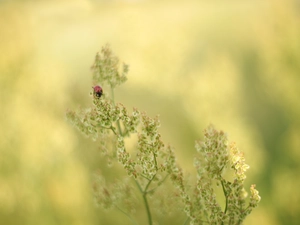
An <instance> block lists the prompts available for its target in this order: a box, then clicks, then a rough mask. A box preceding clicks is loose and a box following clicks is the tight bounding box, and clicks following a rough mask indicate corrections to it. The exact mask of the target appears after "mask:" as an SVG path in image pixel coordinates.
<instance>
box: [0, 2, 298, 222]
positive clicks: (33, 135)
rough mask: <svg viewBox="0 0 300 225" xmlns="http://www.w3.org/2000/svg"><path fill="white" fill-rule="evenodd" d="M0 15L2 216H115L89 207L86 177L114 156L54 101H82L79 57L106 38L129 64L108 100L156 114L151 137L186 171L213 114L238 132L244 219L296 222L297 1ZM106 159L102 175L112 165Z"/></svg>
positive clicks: (59, 5) (82, 60)
mask: <svg viewBox="0 0 300 225" xmlns="http://www.w3.org/2000/svg"><path fill="white" fill-rule="evenodd" d="M0 14H1V17H0V27H1V35H0V40H1V41H0V49H1V51H0V109H1V110H0V124H1V129H0V155H1V157H0V168H1V169H0V181H1V185H0V221H1V222H2V223H5V224H68V225H69V224H107V223H106V222H107V218H110V219H111V218H113V220H114V221H113V222H114V224H118V223H122V222H124V221H125V220H124V216H123V215H122V214H121V213H120V214H119V215H116V213H113V214H110V212H108V213H104V214H103V213H101V212H100V210H99V209H95V208H94V207H93V206H92V204H91V202H92V200H93V198H92V196H91V195H90V193H91V191H90V188H91V185H90V184H91V183H92V181H93V180H94V179H93V176H91V174H93V172H94V171H96V170H97V168H98V167H99V165H106V164H107V161H109V162H110V166H117V165H114V162H113V160H112V159H113V157H115V156H114V155H111V153H110V152H108V151H107V149H103V148H102V149H100V148H99V149H95V147H94V146H95V143H91V142H90V140H87V139H86V138H84V137H81V135H79V134H78V132H76V130H74V129H72V127H71V126H69V124H68V123H66V120H65V118H64V115H65V109H66V107H69V108H72V109H75V108H77V107H78V105H82V107H83V108H87V106H89V105H90V96H89V92H91V91H92V88H91V82H90V81H91V74H93V73H92V72H91V71H89V70H88V68H90V66H91V62H93V58H94V56H95V54H96V52H95V51H96V50H100V49H101V46H103V45H104V44H105V43H108V42H109V43H110V44H111V46H112V48H113V49H115V51H116V52H117V53H118V56H120V58H122V59H125V60H126V63H128V64H130V65H131V67H130V74H129V76H128V78H129V79H128V81H127V82H126V85H124V86H123V87H122V86H121V87H120V88H119V89H117V90H116V93H114V94H115V96H116V102H123V103H124V105H126V107H127V108H128V109H131V108H132V106H136V107H137V108H139V110H141V112H142V111H147V113H148V116H149V117H151V118H154V115H156V114H158V113H159V114H160V117H159V118H160V120H161V121H162V123H161V127H160V131H161V136H162V137H163V139H164V141H165V143H166V144H167V143H172V145H173V146H174V147H175V148H174V150H173V151H174V154H175V155H176V156H178V157H177V159H178V163H180V165H182V166H183V167H184V168H185V169H186V170H187V171H186V172H189V173H193V171H194V168H193V164H192V163H191V160H192V158H193V157H194V149H193V147H194V140H195V139H199V137H202V133H201V131H202V130H203V129H204V128H205V127H206V126H207V125H208V124H210V123H211V122H212V123H214V124H215V126H216V127H218V128H219V127H220V128H223V129H224V130H226V132H227V133H228V134H229V139H230V140H236V141H237V143H238V146H239V149H240V150H241V151H242V152H244V153H245V157H246V159H247V163H248V164H249V165H251V170H248V171H247V179H246V181H245V187H249V186H250V185H251V183H247V180H250V181H255V183H256V184H257V187H258V189H259V191H260V195H261V196H263V200H262V201H261V203H260V204H259V207H258V208H256V209H255V210H254V211H253V212H252V214H251V216H249V217H248V218H247V219H246V220H245V223H244V224H245V225H249V224H266V225H268V224H272V225H277V224H292V225H293V224H298V223H299V220H300V217H299V215H300V213H299V212H300V206H299V201H300V192H299V191H297V190H298V187H299V185H300V181H299V179H298V174H299V172H300V168H299V161H300V152H299V148H300V141H299V136H300V123H299V118H300V105H299V104H298V98H299V94H300V92H299V84H300V77H299V74H300V67H299V65H300V55H299V49H300V47H299V40H300V30H299V27H300V16H299V3H298V1H296V0H267V1H250V0H248V1H247V0H246V1H233V0H229V1H226V2H225V1H201V0H187V1H176V0H175V1H147V0H146V1H145V0H143V1H123V0H116V1H93V0H75V1H64V0H62V1H49V0H43V1H31V0H24V1H18V0H15V1H5V0H4V1H1V2H0ZM118 65H119V67H118V72H119V74H120V75H122V71H123V62H121V61H120V62H119V64H118ZM107 86H108V85H107ZM108 90H109V89H107V87H104V95H106V96H107V97H111V95H112V93H110V92H109V91H108ZM129 113H132V111H129ZM183 134H184V135H183ZM200 139H202V140H204V138H200ZM101 141H105V140H99V139H98V142H99V146H100V142H101ZM114 141H115V140H114V139H111V140H110V142H109V143H107V144H108V145H111V146H112V143H114ZM133 143H136V140H134V138H133V139H132V140H130V141H125V146H126V148H128V149H131V148H132V147H134V146H133V145H134V144H133ZM167 146H168V145H167ZM97 154H98V155H99V157H97ZM100 155H104V156H106V159H107V160H102V159H101V158H102V157H100ZM105 168H106V167H105ZM105 168H103V169H104V171H103V170H102V173H103V174H102V175H105V177H106V181H105V182H106V184H109V183H110V182H111V181H113V180H115V181H116V182H117V181H119V180H120V177H121V175H124V174H122V172H121V171H122V168H119V171H120V173H118V174H116V173H115V174H111V173H110V169H109V168H110V167H108V168H106V169H105ZM107 175H110V176H108V177H109V178H107ZM228 176H229V178H230V177H231V175H228ZM226 179H227V177H226ZM166 182H168V181H166ZM298 183H299V184H298ZM168 185H171V183H168ZM216 190H217V191H218V190H219V191H220V192H222V187H221V186H219V187H217V188H216ZM246 191H248V192H249V189H248V188H246ZM157 192H161V193H165V194H166V193H167V192H166V191H165V190H164V189H157ZM167 194H168V195H169V197H170V198H169V200H171V199H172V198H171V196H172V194H171V193H167ZM249 195H250V192H249ZM249 197H250V196H249ZM217 200H218V201H219V202H224V199H217ZM122 204H123V203H122ZM153 204H156V205H163V206H164V209H165V208H166V207H169V204H170V203H169V202H164V201H158V200H157V201H155V202H154V201H153ZM172 204H173V203H172ZM172 204H171V205H172ZM222 207H223V206H222ZM154 208H155V207H154ZM160 208H162V207H160ZM167 211H169V210H167ZM177 212H178V211H176V210H175V211H174V212H173V213H175V214H176V213H177ZM164 213H165V211H161V212H157V215H159V214H160V215H161V217H160V218H159V219H160V221H162V219H163V218H164V215H165V214H164ZM142 218H143V217H142ZM138 219H141V218H138ZM180 219H181V221H184V218H178V219H177V220H175V221H171V222H170V221H165V222H166V223H171V224H173V223H174V222H177V221H178V220H180ZM110 221H111V220H110ZM129 223H130V221H129V222H128V224H129Z"/></svg>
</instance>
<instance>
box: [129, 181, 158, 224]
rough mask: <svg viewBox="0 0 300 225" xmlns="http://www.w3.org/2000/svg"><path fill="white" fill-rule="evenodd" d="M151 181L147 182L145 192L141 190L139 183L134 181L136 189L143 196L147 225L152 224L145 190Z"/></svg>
mask: <svg viewBox="0 0 300 225" xmlns="http://www.w3.org/2000/svg"><path fill="white" fill-rule="evenodd" d="M153 177H154V176H153ZM152 179H153V178H152ZM152 179H151V180H150V181H149V182H148V184H147V186H146V188H145V191H143V189H142V187H141V185H140V184H139V182H138V181H137V180H134V181H135V183H136V185H137V186H138V189H139V190H140V192H141V194H142V195H143V200H144V204H145V207H146V211H147V217H148V224H149V225H152V224H153V222H152V216H151V212H150V207H149V204H148V200H147V188H148V187H149V184H150V183H151V181H152Z"/></svg>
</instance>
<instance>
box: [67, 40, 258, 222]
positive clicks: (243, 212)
mask: <svg viewBox="0 0 300 225" xmlns="http://www.w3.org/2000/svg"><path fill="white" fill-rule="evenodd" d="M118 67H119V60H118V58H117V57H116V56H114V55H113V54H112V52H111V50H110V48H109V46H108V45H106V46H105V47H103V48H102V51H101V54H99V53H97V55H96V58H95V63H94V65H93V66H92V70H93V71H94V74H93V83H94V84H101V85H102V84H104V85H105V84H106V86H107V87H108V88H109V89H111V93H112V95H111V98H109V97H108V95H107V94H104V95H103V97H101V96H98V95H97V93H96V94H95V93H92V95H93V106H92V108H89V109H84V110H80V111H79V112H74V111H68V112H67V118H68V119H69V120H70V121H71V122H72V123H73V124H74V125H75V126H76V127H77V128H78V129H79V130H80V131H81V132H82V133H84V134H85V135H87V136H89V137H92V138H93V139H94V140H95V141H99V140H100V147H99V148H100V149H103V150H104V152H105V154H108V155H111V157H110V161H109V165H111V160H114V161H118V162H119V163H120V164H122V165H123V168H124V169H125V171H126V173H127V175H128V176H129V177H132V182H131V183H130V182H128V177H127V176H125V177H124V178H122V180H124V181H121V183H120V182H118V183H111V184H108V185H106V182H105V180H106V179H105V177H103V176H102V175H99V176H96V181H95V185H94V192H95V198H96V202H97V203H98V205H101V206H103V207H104V208H105V209H108V208H111V207H115V208H117V209H118V210H120V211H121V212H123V213H124V214H125V215H127V216H128V217H129V218H130V220H131V221H132V222H133V224H138V223H137V222H135V220H134V219H133V217H132V215H130V212H132V211H135V210H137V209H135V210H133V209H134V207H135V206H136V205H139V204H137V203H136V199H138V196H136V195H137V194H136V193H137V192H139V193H140V195H141V196H142V198H143V202H144V205H145V208H146V212H147V218H148V224H149V225H152V224H154V221H155V219H154V217H153V215H152V211H153V209H152V208H151V207H150V205H152V204H151V203H150V201H151V200H152V199H153V201H154V202H155V199H160V201H161V200H162V199H163V201H167V200H168V198H169V196H166V195H156V189H159V188H160V186H164V185H165V184H164V183H165V181H166V180H167V179H170V180H171V181H172V184H173V185H174V187H172V186H171V187H169V188H167V189H166V190H165V191H166V192H167V193H169V194H170V193H172V192H173V193H174V194H173V197H172V198H176V197H177V198H179V199H181V201H182V204H183V205H182V204H179V205H175V204H173V205H172V207H174V208H178V209H180V207H182V212H185V213H186V216H187V219H186V221H185V222H184V224H187V222H190V224H216V225H217V224H228V225H230V224H242V222H243V221H244V219H245V217H246V216H247V215H248V214H250V213H251V211H252V209H253V208H255V207H256V206H257V205H258V203H259V201H260V196H259V195H258V191H257V190H256V189H255V185H252V186H251V192H250V201H249V202H248V203H247V198H246V197H247V192H246V191H245V189H244V180H245V178H246V176H245V172H246V170H247V169H248V168H249V166H248V165H246V164H245V162H244V161H245V159H244V157H243V155H242V154H241V152H239V150H238V149H237V147H236V146H235V144H234V143H232V144H231V145H230V146H228V140H227V137H226V135H225V133H224V132H223V131H220V132H219V131H217V130H215V129H214V127H213V126H212V125H211V126H210V127H208V128H207V129H206V130H205V135H204V136H205V139H204V141H203V142H198V143H197V144H196V149H197V150H198V152H199V153H200V154H199V157H198V158H197V159H196V160H195V165H196V168H197V171H198V178H197V185H195V187H194V188H191V189H194V192H193V193H192V194H191V193H189V192H190V190H189V188H188V186H190V185H189V184H188V182H187V181H186V179H185V177H184V173H183V170H182V169H181V167H179V165H178V162H177V157H176V156H175V154H174V151H173V149H172V147H171V146H170V145H168V146H165V144H164V143H163V141H162V139H161V134H160V133H159V132H158V128H159V126H160V121H159V120H158V117H156V118H154V119H153V118H150V117H149V116H148V115H147V114H146V113H141V112H140V111H139V110H137V109H135V108H134V109H133V112H132V113H131V114H130V113H129V112H128V110H127V109H126V107H125V106H123V105H122V104H120V103H118V104H115V103H114V94H113V93H114V89H115V88H116V87H117V86H118V85H120V84H122V83H123V82H125V81H126V74H127V72H128V66H127V65H125V64H124V66H123V70H122V71H121V72H119V68H118ZM94 92H95V90H94ZM133 135H136V141H137V143H136V144H135V147H134V148H133V149H132V150H130V149H127V148H126V146H125V140H126V139H128V138H131V137H132V136H133ZM112 140H113V143H111V141H112ZM108 143H109V145H108ZM111 144H112V145H111ZM227 168H230V169H233V170H234V177H233V179H232V180H231V181H228V180H226V179H225V178H224V176H223V174H224V171H225V170H226V169H227ZM113 169H114V168H112V167H111V168H110V170H113ZM116 173H117V172H115V174H116ZM110 176H116V175H114V172H113V171H112V172H111V173H110ZM134 182H135V184H136V186H137V187H136V190H134V188H133V187H132V183H134ZM215 183H216V184H218V185H221V186H222V189H223V194H224V196H225V208H224V210H223V209H222V207H221V206H220V203H218V201H217V197H216V192H215V190H214V187H213V186H214V184H215ZM174 189H175V191H174ZM176 191H178V194H175V193H176ZM149 195H151V200H149ZM132 197H133V198H134V200H131V198H132ZM166 197H167V198H166ZM120 202H121V203H120ZM178 202H179V201H178ZM120 204H121V205H122V206H120ZM153 207H157V206H153ZM159 210H160V209H156V211H159ZM162 210H163V209H162ZM168 214H170V213H169V212H167V215H168ZM176 217H177V215H176ZM141 223H143V224H145V222H141ZM156 223H157V224H159V223H161V221H156ZM156 223H155V224H156ZM178 224H182V222H181V223H178Z"/></svg>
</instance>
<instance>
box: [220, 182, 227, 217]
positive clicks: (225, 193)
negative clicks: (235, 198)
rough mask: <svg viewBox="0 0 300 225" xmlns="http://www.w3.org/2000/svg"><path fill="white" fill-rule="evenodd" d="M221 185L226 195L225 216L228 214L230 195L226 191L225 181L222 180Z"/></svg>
mask: <svg viewBox="0 0 300 225" xmlns="http://www.w3.org/2000/svg"><path fill="white" fill-rule="evenodd" d="M221 184H222V189H223V192H224V195H225V199H226V203H225V209H224V214H226V212H227V205H228V194H227V192H226V190H225V186H224V181H223V180H222V179H221Z"/></svg>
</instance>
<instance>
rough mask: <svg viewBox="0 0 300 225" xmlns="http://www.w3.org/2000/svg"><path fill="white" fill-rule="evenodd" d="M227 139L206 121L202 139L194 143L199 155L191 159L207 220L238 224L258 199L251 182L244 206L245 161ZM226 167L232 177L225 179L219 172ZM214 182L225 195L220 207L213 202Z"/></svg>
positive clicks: (245, 195)
mask: <svg viewBox="0 0 300 225" xmlns="http://www.w3.org/2000/svg"><path fill="white" fill-rule="evenodd" d="M227 142H228V141H227V136H226V134H225V133H224V132H223V131H217V130H215V128H214V127H213V126H212V125H210V126H209V127H208V128H207V129H206V130H205V133H204V141H203V142H197V143H196V149H197V151H198V152H199V153H200V157H198V158H197V159H196V160H195V166H196V168H197V170H198V176H199V177H198V181H197V188H198V190H199V192H197V195H198V198H199V199H200V202H202V206H203V207H204V209H205V211H206V215H207V221H209V223H210V224H241V223H242V222H243V220H244V219H245V217H246V216H247V215H248V214H249V212H250V209H251V210H252V209H253V208H254V207H256V206H257V204H258V202H259V201H260V196H259V195H258V192H257V190H255V189H254V187H255V186H253V185H252V186H251V197H250V203H249V205H248V206H247V207H246V197H247V192H246V191H245V189H244V180H245V178H246V175H245V172H246V170H247V169H248V168H249V166H248V165H247V164H245V158H244V157H243V154H242V153H241V152H240V151H239V150H238V149H237V147H236V145H235V143H232V144H230V145H229V146H228V144H227ZM227 167H230V168H231V169H233V170H234V179H233V181H227V180H225V179H224V177H223V174H222V172H224V168H227ZM214 182H216V183H217V184H221V185H222V189H223V193H224V196H225V199H226V202H225V209H224V210H222V208H221V206H220V205H219V203H218V202H217V198H216V194H215V191H214Z"/></svg>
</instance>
